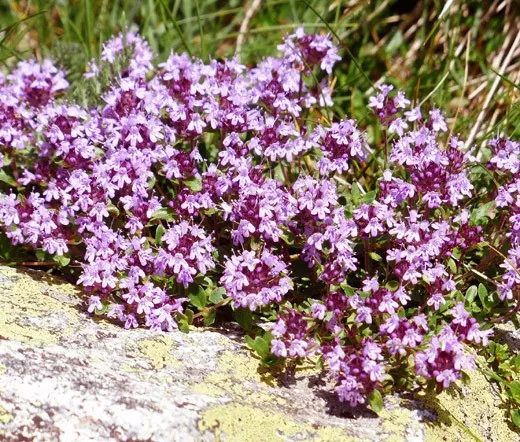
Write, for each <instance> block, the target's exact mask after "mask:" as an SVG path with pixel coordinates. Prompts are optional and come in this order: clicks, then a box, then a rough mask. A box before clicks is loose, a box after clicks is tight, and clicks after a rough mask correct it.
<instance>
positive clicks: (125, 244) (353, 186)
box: [0, 30, 520, 409]
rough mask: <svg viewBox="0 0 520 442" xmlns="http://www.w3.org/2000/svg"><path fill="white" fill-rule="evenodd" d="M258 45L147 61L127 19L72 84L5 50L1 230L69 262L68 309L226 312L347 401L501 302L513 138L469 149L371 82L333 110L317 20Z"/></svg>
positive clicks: (518, 254) (133, 313)
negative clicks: (234, 54)
mask: <svg viewBox="0 0 520 442" xmlns="http://www.w3.org/2000/svg"><path fill="white" fill-rule="evenodd" d="M278 50H279V54H278V56H276V57H269V58H266V59H264V60H262V61H260V62H259V63H258V64H257V65H256V66H254V67H247V66H244V65H242V64H240V63H239V61H238V60H237V59H231V60H225V61H217V60H213V61H211V62H209V63H204V62H202V61H201V60H197V59H195V58H192V57H189V56H187V55H185V54H172V55H171V56H170V57H169V58H168V59H167V60H166V61H165V62H164V63H160V64H154V55H153V54H152V52H151V50H150V48H149V46H148V44H147V43H146V41H144V40H143V39H142V38H141V37H140V36H139V35H138V34H136V33H133V32H127V33H125V34H122V35H118V36H116V37H114V38H112V39H111V40H109V41H108V42H107V43H106V44H105V45H104V47H103V51H102V56H101V58H100V60H93V61H92V62H91V63H90V64H89V65H88V68H87V71H86V74H85V80H84V81H85V82H87V83H88V84H89V85H90V87H91V91H92V94H96V91H98V92H97V93H98V96H99V97H100V99H99V100H98V101H97V102H96V100H95V99H92V98H95V97H90V98H91V100H90V102H91V103H90V104H89V105H86V104H84V103H82V104H76V103H74V102H73V101H72V100H71V99H70V98H68V95H67V94H68V92H67V91H68V83H67V80H66V78H65V73H64V72H63V71H61V70H60V69H59V68H57V67H56V66H55V65H54V64H53V63H52V62H51V61H44V62H43V63H37V62H35V61H22V62H20V63H19V64H18V65H17V66H16V68H15V69H13V70H12V71H11V73H10V74H8V75H6V76H5V77H2V78H1V80H0V108H1V111H0V147H1V154H2V169H1V175H0V178H1V180H2V193H1V196H0V221H1V225H2V228H3V232H4V235H5V237H6V238H8V239H9V240H10V241H11V242H12V243H13V244H15V245H19V246H20V247H22V248H25V249H26V250H33V253H34V257H35V259H39V260H42V261H54V262H55V263H56V264H57V265H59V266H61V267H62V269H63V272H66V270H67V267H70V268H71V269H74V268H77V267H80V273H79V275H78V278H77V282H78V284H79V285H81V286H82V288H83V289H84V293H85V294H86V299H87V300H88V301H86V305H85V309H86V310H88V312H90V313H92V314H96V315H105V316H107V317H109V318H112V319H114V320H115V321H117V322H119V323H121V324H122V325H124V327H126V328H132V327H139V326H144V327H149V328H151V329H153V330H163V331H172V330H174V329H177V328H180V329H181V330H184V331H186V330H188V329H189V327H190V325H192V324H193V325H202V324H205V325H212V324H214V323H215V322H217V323H222V322H225V321H232V320H233V321H237V322H238V323H239V324H241V325H242V326H243V328H244V329H245V331H246V332H247V333H248V334H249V337H248V339H247V340H248V342H249V344H250V346H251V347H253V348H254V349H255V350H256V351H257V352H258V353H259V354H260V355H261V356H262V357H263V361H264V363H266V364H268V365H271V366H276V367H283V366H284V364H285V365H291V364H295V363H298V362H301V361H304V360H307V361H309V360H310V361H314V362H317V363H318V364H319V366H320V367H322V369H323V374H324V376H326V377H327V379H328V380H329V381H330V382H331V383H333V384H334V387H333V388H335V391H336V393H337V395H338V396H339V398H340V399H341V401H344V402H346V406H347V405H348V406H356V405H359V404H369V403H370V404H371V405H372V407H373V408H375V409H377V408H378V403H380V400H381V395H382V394H384V393H386V392H388V391H391V390H392V389H402V390H415V389H420V388H428V387H429V388H437V389H442V388H447V387H448V386H450V385H451V384H452V383H454V382H456V381H457V380H459V379H461V378H462V377H463V374H464V371H466V370H470V369H472V368H473V367H474V366H475V358H474V356H473V352H472V351H470V350H469V349H470V346H471V345H473V344H477V345H486V344H487V341H488V338H489V337H490V334H491V333H492V331H491V324H492V323H493V322H498V321H500V320H505V319H514V316H515V315H514V313H515V311H516V310H518V305H519V304H518V292H519V288H520V273H519V271H518V268H519V265H520V158H519V154H520V144H519V143H518V142H515V141H513V140H510V139H507V138H496V139H492V140H491V141H489V144H488V145H487V146H486V147H484V148H483V149H481V151H480V152H479V154H478V155H474V153H475V150H474V149H473V148H472V147H470V148H469V149H464V143H463V141H462V140H461V139H460V138H459V137H458V136H457V135H456V134H452V133H450V130H449V127H448V125H447V122H446V120H445V117H444V115H443V113H442V112H441V111H440V110H439V109H436V108H432V109H425V108H421V107H418V106H414V105H413V104H412V103H411V101H410V100H409V99H408V98H407V97H406V96H405V95H404V93H402V92H400V91H395V90H393V88H392V86H391V85H386V84H379V85H376V86H375V88H374V89H373V90H372V93H371V95H372V96H370V97H368V95H367V106H368V108H369V109H370V111H371V112H372V113H373V116H374V119H373V123H370V124H371V125H372V126H373V127H367V125H365V126H363V125H362V124H361V123H360V122H356V121H354V120H353V119H350V118H348V117H347V118H344V119H342V120H336V119H335V118H333V117H332V114H331V113H330V112H329V108H330V106H331V105H332V100H333V98H332V88H333V84H334V82H333V67H334V64H335V63H336V62H338V61H339V60H340V57H339V55H338V50H337V48H336V47H335V46H334V44H333V43H332V41H331V39H330V38H329V37H328V36H324V35H307V34H305V33H304V32H303V31H302V30H298V31H296V32H295V33H294V34H292V35H289V36H288V37H286V38H285V40H284V41H283V43H282V44H281V45H280V46H279V47H278ZM103 78H105V79H106V78H109V79H110V81H109V82H108V84H105V86H100V85H101V84H102V83H103V81H102V79H103ZM369 95H370V94H369ZM69 97H70V95H69ZM376 129H377V130H379V131H382V132H383V133H384V140H385V143H384V145H383V146H377V145H371V142H370V139H371V138H370V137H369V135H368V134H369V133H370V132H371V131H373V130H376ZM368 171H369V172H370V174H371V176H374V177H375V179H374V180H372V181H368V180H367V181H366V182H365V185H363V184H361V181H360V180H359V179H358V178H359V177H360V176H363V174H365V173H368ZM370 182H372V183H373V185H372V187H370V188H368V187H367V186H366V183H370Z"/></svg>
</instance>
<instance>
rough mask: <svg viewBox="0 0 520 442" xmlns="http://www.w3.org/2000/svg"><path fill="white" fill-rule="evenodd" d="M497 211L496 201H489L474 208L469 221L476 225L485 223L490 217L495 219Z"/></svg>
mask: <svg viewBox="0 0 520 442" xmlns="http://www.w3.org/2000/svg"><path fill="white" fill-rule="evenodd" d="M495 212H496V205H495V201H489V202H487V203H485V204H482V205H481V206H480V207H477V208H476V209H473V211H472V212H471V215H470V217H469V221H470V223H471V224H472V225H474V226H480V225H485V224H487V222H488V220H489V219H493V218H494V217H495Z"/></svg>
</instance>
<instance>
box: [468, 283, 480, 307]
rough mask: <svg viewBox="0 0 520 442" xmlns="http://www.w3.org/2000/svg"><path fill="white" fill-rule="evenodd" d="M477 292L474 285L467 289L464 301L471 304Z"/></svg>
mask: <svg viewBox="0 0 520 442" xmlns="http://www.w3.org/2000/svg"><path fill="white" fill-rule="evenodd" d="M477 291H478V290H477V287H476V286H474V285H472V286H470V287H468V290H466V301H468V302H469V303H471V302H473V301H474V300H475V298H476V297H477Z"/></svg>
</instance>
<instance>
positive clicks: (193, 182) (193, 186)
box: [184, 178, 202, 192]
mask: <svg viewBox="0 0 520 442" xmlns="http://www.w3.org/2000/svg"><path fill="white" fill-rule="evenodd" d="M184 184H185V185H186V187H188V188H189V189H190V190H192V191H193V192H200V191H201V190H202V181H201V180H199V179H198V178H192V179H190V180H186V181H184Z"/></svg>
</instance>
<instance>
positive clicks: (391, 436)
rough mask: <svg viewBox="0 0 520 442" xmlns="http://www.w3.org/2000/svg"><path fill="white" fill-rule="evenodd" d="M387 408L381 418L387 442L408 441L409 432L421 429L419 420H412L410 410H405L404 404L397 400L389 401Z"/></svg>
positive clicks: (382, 412)
mask: <svg viewBox="0 0 520 442" xmlns="http://www.w3.org/2000/svg"><path fill="white" fill-rule="evenodd" d="M386 402H387V406H386V407H385V408H384V409H383V410H381V412H380V413H379V417H380V419H381V427H382V429H383V432H384V433H385V435H386V436H385V438H384V439H383V440H384V441H385V442H401V441H403V440H405V439H406V433H407V431H408V430H413V429H414V428H413V427H419V426H420V423H419V422H418V420H415V419H413V418H412V414H411V412H410V410H408V409H407V408H403V404H402V403H401V402H400V401H397V400H396V399H395V398H391V397H390V398H388V399H387V401H386Z"/></svg>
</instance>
